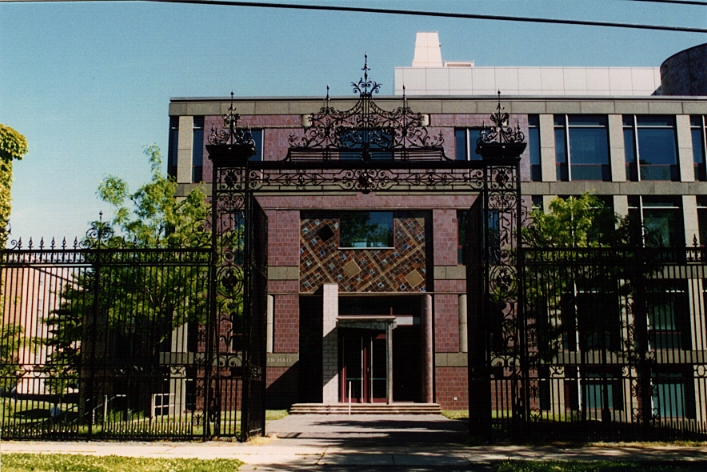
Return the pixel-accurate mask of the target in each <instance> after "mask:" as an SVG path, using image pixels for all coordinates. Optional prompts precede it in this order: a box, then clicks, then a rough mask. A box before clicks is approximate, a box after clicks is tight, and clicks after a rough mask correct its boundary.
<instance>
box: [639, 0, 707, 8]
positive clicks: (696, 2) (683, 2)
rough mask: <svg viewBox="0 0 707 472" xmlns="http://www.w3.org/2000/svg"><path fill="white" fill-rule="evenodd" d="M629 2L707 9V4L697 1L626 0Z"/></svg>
mask: <svg viewBox="0 0 707 472" xmlns="http://www.w3.org/2000/svg"><path fill="white" fill-rule="evenodd" d="M626 1H629V2H645V3H667V4H669V3H674V4H676V5H698V6H701V7H707V2H699V1H697V0H626Z"/></svg>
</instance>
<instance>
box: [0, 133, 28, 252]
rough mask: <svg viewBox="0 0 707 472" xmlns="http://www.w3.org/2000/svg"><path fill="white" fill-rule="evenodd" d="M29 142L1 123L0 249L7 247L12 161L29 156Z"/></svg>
mask: <svg viewBox="0 0 707 472" xmlns="http://www.w3.org/2000/svg"><path fill="white" fill-rule="evenodd" d="M27 152H28V149H27V140H26V139H25V137H24V136H22V135H21V134H20V133H18V132H17V131H15V130H14V129H12V128H10V127H9V126H6V125H3V124H1V123H0V247H5V242H6V241H7V233H6V231H5V228H6V227H7V224H8V222H9V221H10V211H11V210H12V205H11V203H10V201H11V189H12V161H13V160H18V161H19V160H21V159H22V158H23V157H24V155H25V154H27Z"/></svg>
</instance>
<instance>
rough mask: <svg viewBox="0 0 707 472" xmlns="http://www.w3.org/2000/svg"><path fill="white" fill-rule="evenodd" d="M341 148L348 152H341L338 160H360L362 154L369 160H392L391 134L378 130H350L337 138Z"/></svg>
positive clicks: (387, 131)
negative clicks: (366, 155) (366, 154)
mask: <svg viewBox="0 0 707 472" xmlns="http://www.w3.org/2000/svg"><path fill="white" fill-rule="evenodd" d="M339 142H340V144H341V147H342V148H344V149H350V151H341V152H340V153H339V159H344V160H360V159H361V158H362V157H363V153H364V152H368V153H369V154H370V156H369V157H370V159H371V160H391V159H393V152H392V149H393V134H391V133H390V131H389V130H385V129H380V128H373V129H367V128H361V129H351V130H349V131H347V132H346V133H343V134H342V135H341V136H340V137H339Z"/></svg>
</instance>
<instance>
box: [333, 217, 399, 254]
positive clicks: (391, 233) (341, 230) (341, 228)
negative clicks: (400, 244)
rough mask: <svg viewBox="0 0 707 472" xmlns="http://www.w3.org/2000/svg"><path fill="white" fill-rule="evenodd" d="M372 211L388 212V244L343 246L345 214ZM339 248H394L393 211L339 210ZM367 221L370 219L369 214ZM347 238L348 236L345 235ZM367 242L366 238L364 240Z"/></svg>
mask: <svg viewBox="0 0 707 472" xmlns="http://www.w3.org/2000/svg"><path fill="white" fill-rule="evenodd" d="M372 213H378V214H390V228H389V234H388V242H389V243H390V245H387V246H368V245H366V246H354V245H349V246H345V245H344V244H343V243H344V231H345V224H344V222H345V218H344V217H345V216H347V215H356V214H358V215H362V214H368V215H370V214H372ZM338 218H339V245H338V247H339V249H357V250H381V249H383V250H385V249H395V212H394V211H392V210H390V211H386V210H381V211H341V212H340V213H339V216H338ZM368 221H371V219H370V216H369V219H368ZM347 239H348V236H347ZM366 243H368V240H367V241H366Z"/></svg>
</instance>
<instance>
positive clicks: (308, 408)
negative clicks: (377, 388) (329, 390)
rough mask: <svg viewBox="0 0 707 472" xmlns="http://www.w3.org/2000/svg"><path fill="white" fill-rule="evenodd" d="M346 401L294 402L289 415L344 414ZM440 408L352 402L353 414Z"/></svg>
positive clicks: (436, 407)
mask: <svg viewBox="0 0 707 472" xmlns="http://www.w3.org/2000/svg"><path fill="white" fill-rule="evenodd" d="M348 412H349V404H348V403H336V404H330V405H325V404H322V403H295V404H294V405H292V407H291V408H290V414H291V415H342V414H343V415H345V414H347V413H348ZM440 413H442V409H441V407H440V406H439V404H437V403H393V404H391V405H388V404H385V403H352V404H351V414H353V415H439V414H440Z"/></svg>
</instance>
